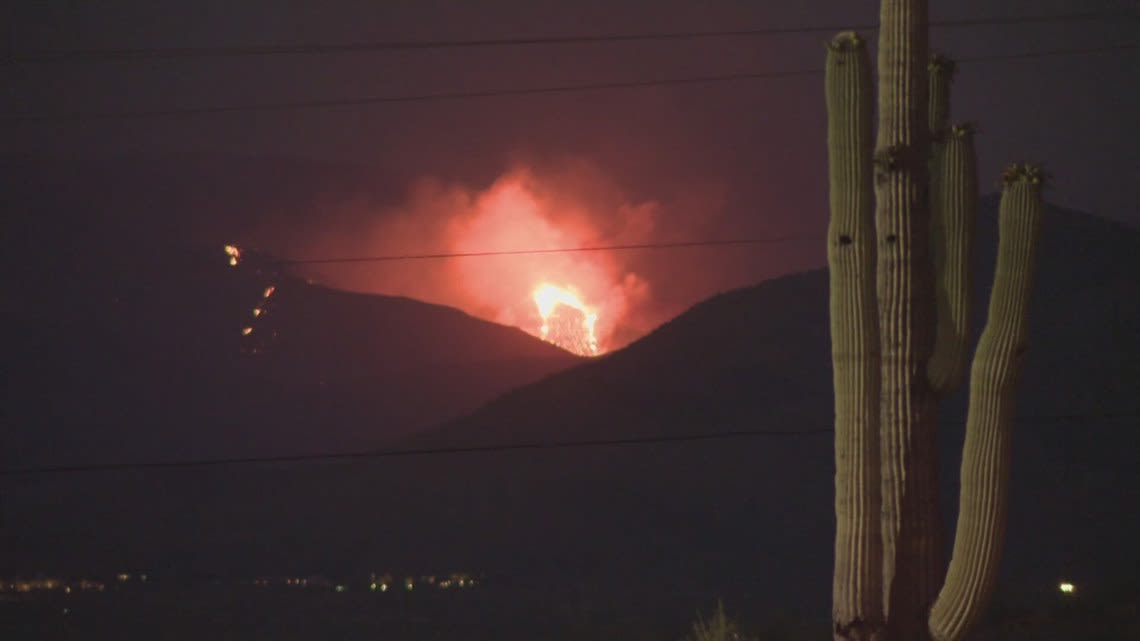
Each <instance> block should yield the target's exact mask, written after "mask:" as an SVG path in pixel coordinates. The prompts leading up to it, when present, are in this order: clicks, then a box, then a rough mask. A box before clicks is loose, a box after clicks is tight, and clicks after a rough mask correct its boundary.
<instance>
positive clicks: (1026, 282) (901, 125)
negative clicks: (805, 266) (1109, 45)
mask: <svg viewBox="0 0 1140 641" xmlns="http://www.w3.org/2000/svg"><path fill="white" fill-rule="evenodd" d="M926 28H927V27H926V2H925V0H883V1H882V4H881V12H880V38H879V47H878V48H879V92H878V105H879V126H878V134H877V141H876V143H875V148H874V150H872V149H871V145H870V139H871V115H870V111H871V109H870V105H871V101H872V100H873V97H872V88H871V81H870V72H869V66H870V63H869V61H868V56H867V53H866V49H865V45H864V43H863V41H862V40H861V39H860V38H859V37H858V36H856V35H855V34H853V33H850V32H845V33H841V34H839V35H838V36H836V38H835V39H834V40H832V42H831V43H830V44H829V46H828V60H827V67H826V80H825V87H826V94H827V108H828V153H829V171H830V176H831V181H830V182H831V224H830V228H829V232H828V264H829V266H830V275H831V281H830V282H831V307H830V313H831V337H832V365H833V377H834V385H835V411H836V419H835V463H836V478H835V484H836V497H835V510H836V525H837V529H836V540H835V553H836V557H835V575H834V583H833V619H834V624H835V625H834V638H835V639H836V640H837V641H840V640H845V641H850V640H855V639H884V640H890V641H895V640H897V641H911V640H921V639H930V638H933V639H937V640H938V641H958V640H959V639H962V638H963V637H964V635H965V634H966V632H967V631H968V630H969V628H970V626H971V625H972V624H973V623H974V622H975V621H976V619H977V617H978V615H979V613H980V612H981V610H982V607H983V606H984V605H985V601H986V600H987V599H988V595H989V593H990V591H991V590H992V588H993V584H994V581H995V578H996V569H997V564H998V560H999V558H1000V552H1001V542H1002V536H1003V533H1004V527H1005V497H1006V494H1007V485H1008V465H1009V451H1010V433H1011V423H1012V417H1013V401H1014V391H1015V386H1016V381H1017V378H1018V374H1019V371H1020V366H1021V356H1022V354H1023V353H1024V349H1025V326H1026V319H1027V306H1028V299H1029V292H1030V289H1031V285H1032V274H1033V271H1034V267H1035V247H1036V242H1037V236H1038V229H1039V225H1040V212H1041V182H1042V180H1041V176H1042V174H1041V172H1040V170H1038V169H1036V168H1033V167H1028V166H1021V165H1015V166H1014V167H1012V168H1011V169H1010V170H1009V171H1008V172H1007V173H1006V176H1005V181H1004V190H1003V195H1002V204H1001V213H1000V231H1001V234H1000V237H999V244H998V256H999V258H998V267H997V270H996V274H995V281H994V287H993V294H992V298H991V301H990V310H989V319H988V320H987V323H986V328H985V330H984V331H983V334H982V340H981V343H980V345H979V347H978V350H977V352H976V354H975V357H974V363H973V366H972V374H971V383H970V405H969V418H968V419H967V436H966V444H965V447H964V451H963V463H962V472H961V473H962V483H961V488H962V489H961V496H960V502H961V505H960V509H959V515H958V526H957V536H956V538H955V543H954V552H953V557H952V559H951V561H950V563H949V571H947V568H946V563H945V560H944V558H943V534H942V523H941V521H940V518H939V509H938V474H937V451H936V415H937V405H938V400H939V398H940V397H941V396H943V395H945V394H946V393H948V392H950V391H952V390H953V389H954V388H956V387H957V386H958V385H959V384H960V383H961V382H962V380H963V378H964V373H965V367H966V362H967V360H968V346H969V332H970V328H969V324H968V319H969V315H970V289H971V273H970V265H969V262H970V240H971V237H972V233H973V217H974V202H975V199H976V198H977V185H976V182H977V181H976V169H975V159H974V149H973V128H972V127H970V126H957V127H948V126H947V122H948V113H949V89H950V81H951V77H952V74H953V65H952V63H950V62H949V61H947V60H944V59H941V58H936V59H934V60H933V61H932V62H931V63H930V64H929V65H928V64H927V63H926V62H925V61H926V59H927V57H928V56H927V42H926ZM872 201H873V202H874V206H873V207H872Z"/></svg>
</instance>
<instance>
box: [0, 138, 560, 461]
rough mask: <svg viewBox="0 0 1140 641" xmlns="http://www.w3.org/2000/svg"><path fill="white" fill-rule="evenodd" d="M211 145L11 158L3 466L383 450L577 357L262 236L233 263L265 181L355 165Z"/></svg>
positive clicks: (312, 184)
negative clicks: (319, 163)
mask: <svg viewBox="0 0 1140 641" xmlns="http://www.w3.org/2000/svg"><path fill="white" fill-rule="evenodd" d="M209 160H210V159H209V158H199V157H195V156H189V157H187V158H183V159H181V160H179V161H177V162H175V161H167V162H166V164H158V163H148V162H147V161H146V159H139V160H135V161H133V162H127V161H122V162H120V163H118V164H116V165H115V166H114V167H107V168H101V167H100V166H98V165H93V164H90V163H83V162H76V163H74V164H70V165H69V164H62V165H57V164H48V165H46V167H45V166H42V165H41V164H37V163H28V164H27V165H25V164H20V163H15V162H9V163H8V164H6V165H3V166H4V168H5V169H6V170H8V171H7V173H5V174H4V177H3V181H4V185H5V187H6V188H5V190H4V199H5V202H4V210H5V211H6V212H7V213H8V216H6V220H5V222H4V225H5V229H6V233H5V235H4V239H3V247H4V252H3V260H4V270H3V274H4V281H3V285H4V293H5V305H4V309H3V312H2V317H3V321H4V324H5V328H6V330H7V332H6V335H7V336H8V341H7V344H6V350H5V351H6V354H5V361H6V365H7V366H8V372H9V376H8V383H7V385H6V390H5V414H6V429H5V434H4V436H5V438H4V446H3V447H2V448H0V450H2V453H0V461H3V463H4V464H5V465H6V466H11V467H27V466H32V465H38V464H64V463H82V462H91V461H106V460H114V461H121V460H154V459H161V460H170V459H185V458H194V457H218V456H241V455H254V454H291V453H299V452H304V453H311V452H313V451H322V452H323V451H341V450H352V449H362V448H368V447H378V446H380V445H382V444H383V443H385V442H388V441H390V440H391V439H392V438H393V437H396V436H400V435H406V434H408V433H409V432H411V431H415V430H417V429H422V428H425V427H429V426H432V425H434V424H437V423H439V422H440V421H443V420H446V419H449V418H454V417H456V416H459V415H462V414H463V413H466V412H469V411H471V410H473V409H475V408H476V407H478V406H479V405H481V404H482V403H484V402H486V401H487V400H488V399H490V398H493V397H495V396H496V395H498V394H500V393H502V392H504V391H506V390H508V389H511V388H513V387H515V386H518V385H520V384H523V383H527V382H531V381H533V380H536V379H538V378H541V377H542V376H544V375H546V374H548V373H551V372H553V371H557V370H559V369H562V368H565V367H568V366H571V365H573V364H574V363H576V362H578V359H576V358H575V357H573V356H571V355H569V354H567V353H566V352H564V351H562V350H559V349H556V348H554V347H553V346H551V345H549V344H547V343H544V342H542V341H539V340H537V339H535V338H533V337H531V336H529V335H527V334H526V333H524V332H522V331H521V330H518V329H515V328H509V327H505V326H501V325H498V324H494V323H489V322H485V321H482V320H479V319H476V318H474V317H471V316H468V315H467V314H464V313H462V312H460V311H458V310H455V309H451V308H447V307H442V306H438V305H429V304H426V303H422V302H419V301H414V300H410V299H405V298H395V297H385V296H373V295H364V294H353V293H348V292H342V291H335V290H331V289H327V288H324V287H321V286H319V285H313V284H309V283H307V282H305V281H304V280H301V279H299V278H296V277H293V276H291V275H290V274H289V273H288V272H287V271H283V270H282V269H280V268H275V267H274V266H273V265H274V263H273V261H272V259H271V257H268V256H264V255H258V254H257V253H255V252H251V251H247V252H245V254H244V255H243V256H242V260H241V262H240V264H239V265H238V266H237V267H236V268H232V267H230V266H229V265H228V264H227V258H228V257H227V256H226V255H225V254H224V253H223V248H222V244H223V242H225V240H228V238H229V237H228V236H226V235H224V234H223V232H224V231H225V230H226V229H229V230H231V231H233V232H234V234H235V236H237V237H240V236H241V230H242V229H244V228H249V227H251V226H256V225H257V224H260V223H258V220H257V219H258V217H259V216H262V215H263V214H264V212H265V211H267V210H268V211H273V210H274V206H275V205H276V204H281V203H274V202H272V198H271V197H265V198H263V199H262V201H260V202H258V201H256V200H255V198H254V196H255V195H256V194H258V193H260V194H270V195H271V196H272V197H276V198H278V199H280V200H281V201H282V202H284V201H288V200H290V199H294V200H300V199H301V195H302V194H304V193H313V192H319V191H321V190H322V189H329V190H333V189H335V188H336V186H337V184H338V182H337V181H338V180H340V178H337V176H338V172H339V171H340V170H341V169H343V168H339V167H330V168H325V170H324V171H323V172H322V171H320V170H319V169H320V168H319V167H318V168H314V167H313V166H312V165H311V164H304V163H289V162H287V161H277V162H276V163H269V162H267V161H265V160H264V159H252V160H249V161H248V167H245V168H244V169H242V164H241V163H239V162H237V161H234V160H233V159H231V160H230V164H228V165H226V166H227V167H229V168H231V169H233V170H234V171H235V172H236V173H237V176H236V177H232V178H228V179H227V178H225V172H221V171H218V170H217V169H216V168H211V167H210V166H209ZM9 165H10V166H9ZM274 183H279V186H278V187H272V188H271V186H272V185H273V184H274ZM128 194H129V196H128ZM191 194H193V197H191ZM243 194H244V195H243ZM213 199H219V200H221V201H224V202H226V203H227V205H226V207H224V208H223V207H220V206H219V207H214V206H213V205H212V204H211V202H212V200H213ZM267 199H268V202H267ZM174 203H177V204H174ZM167 207H176V208H177V210H168V209H166V208H167ZM243 207H245V208H248V209H249V210H251V211H252V212H254V213H250V214H248V215H247V218H248V219H247V220H236V219H233V217H227V215H228V214H233V213H234V212H235V211H238V210H241V209H242V208H243ZM158 212H161V213H158ZM235 216H236V215H235ZM195 239H197V240H198V241H201V242H194V240H195ZM207 239H209V242H210V244H209V245H206V244H204V243H205V241H206V240H207ZM270 286H273V287H274V290H273V292H272V294H271V295H270V296H269V297H268V298H266V297H265V295H264V294H265V293H266V288H267V287H270ZM255 308H258V309H262V310H263V312H264V313H263V314H262V315H260V316H258V317H255V316H254V315H253V311H254V309H255ZM246 327H248V328H250V329H251V333H250V334H249V335H248V336H243V335H242V331H243V328H246Z"/></svg>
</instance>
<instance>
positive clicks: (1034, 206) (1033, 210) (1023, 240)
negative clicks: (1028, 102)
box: [930, 167, 1042, 641]
mask: <svg viewBox="0 0 1140 641" xmlns="http://www.w3.org/2000/svg"><path fill="white" fill-rule="evenodd" d="M1041 209H1042V206H1041V179H1040V174H1039V173H1038V172H1036V171H1034V170H1032V169H1026V168H1022V167H1015V168H1014V169H1012V170H1011V171H1010V172H1009V174H1007V176H1006V187H1005V190H1004V192H1003V193H1002V201H1001V207H1000V211H999V214H998V234H999V235H998V259H997V268H996V270H995V273H994V285H993V290H992V292H991V294H990V308H989V318H988V319H987V320H986V328H985V330H984V331H983V332H982V338H981V340H980V341H979V343H978V350H977V353H976V354H975V356H974V364H973V367H972V370H971V373H970V406H969V414H968V417H967V420H966V441H965V444H964V446H963V450H962V477H961V478H962V489H961V492H960V498H959V508H958V528H957V533H956V534H955V536H954V554H953V556H952V560H951V561H950V569H949V570H948V572H947V574H946V583H945V585H944V586H943V588H942V591H941V593H940V594H939V595H938V599H937V600H936V601H935V603H934V607H933V609H932V610H931V613H930V632H931V635H932V636H933V638H934V639H935V640H936V641H959V640H960V639H962V638H964V637H965V634H966V633H967V632H968V631H969V629H970V627H971V626H972V625H973V624H974V623H975V622H976V621H977V620H978V617H979V615H980V614H981V611H982V606H983V605H984V604H985V602H986V601H987V600H988V598H989V595H990V593H991V592H992V591H993V588H994V583H995V582H996V580H997V571H998V563H999V561H1000V560H1001V549H1002V542H1003V540H1004V538H1005V519H1006V497H1007V495H1008V491H1009V468H1010V446H1011V440H1012V439H1011V437H1012V431H1013V416H1014V404H1015V401H1016V396H1017V381H1018V378H1019V377H1020V374H1021V364H1022V361H1023V359H1024V355H1025V351H1026V348H1027V345H1026V341H1027V340H1028V336H1027V334H1028V331H1027V326H1028V320H1029V310H1028V307H1029V299H1030V292H1031V290H1032V288H1033V272H1034V268H1035V265H1036V262H1037V257H1036V253H1037V239H1038V236H1039V234H1040V227H1041Z"/></svg>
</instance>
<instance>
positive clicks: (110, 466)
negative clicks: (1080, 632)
mask: <svg viewBox="0 0 1140 641" xmlns="http://www.w3.org/2000/svg"><path fill="white" fill-rule="evenodd" d="M1138 417H1140V413H1136V412H1125V413H1072V414H1054V415H1042V416H1026V417H1021V418H1018V419H1015V420H1014V422H1015V423H1048V422H1074V421H1080V420H1090V419H1092V420H1101V421H1105V420H1115V419H1123V418H1138ZM944 424H945V423H944ZM952 424H957V425H961V424H962V422H961V421H956V422H953V423H952ZM833 432H834V430H833V428H831V427H817V428H812V429H801V430H764V429H755V430H730V431H720V432H704V433H695V434H678V435H655V436H640V437H636V436H635V437H624V438H601V439H580V440H565V441H537V440H536V441H520V442H514V443H496V444H487V445H456V446H432V447H418V448H406V449H381V450H365V451H357V452H333V453H321V454H290V455H279V456H246V457H233V458H202V459H191V460H185V461H144V462H122V463H81V464H75V465H56V466H43V467H28V468H8V469H2V470H0V478H13V477H32V476H46V475H59V474H75V473H90V472H114V471H132V470H170V469H179V468H204V467H226V466H244V465H264V464H275V463H315V462H322V461H328V462H332V461H348V460H362V459H364V460H370V459H384V458H399V457H412V456H438V455H444V454H484V453H496V452H512V451H522V450H563V449H578V448H591V447H620V446H638V445H661V444H670V443H692V442H699V441H716V440H726V439H734V438H748V437H759V436H819V435H824V434H831V433H833Z"/></svg>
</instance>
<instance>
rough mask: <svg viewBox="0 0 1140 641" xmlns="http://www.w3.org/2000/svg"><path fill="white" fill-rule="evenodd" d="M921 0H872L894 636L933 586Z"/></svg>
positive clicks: (934, 484) (887, 581)
mask: <svg viewBox="0 0 1140 641" xmlns="http://www.w3.org/2000/svg"><path fill="white" fill-rule="evenodd" d="M927 49H928V47H927V6H926V0H882V3H881V5H880V16H879V47H878V51H879V61H878V68H879V96H878V98H879V102H878V104H879V127H878V139H877V141H876V152H875V155H876V160H877V165H878V166H877V167H876V178H875V183H876V193H875V195H876V211H875V225H876V233H877V236H878V245H877V248H878V255H877V261H876V266H877V294H878V302H879V341H880V350H881V352H882V358H881V363H882V365H881V367H882V370H881V372H882V399H883V400H882V405H881V411H880V452H881V457H882V459H881V470H882V473H881V474H882V475H881V486H882V529H883V580H884V586H883V588H884V591H885V595H884V597H885V599H886V602H885V610H886V615H887V620H888V625H889V626H890V628H891V631H892V634H893V635H895V636H896V638H898V639H906V640H908V641H909V640H911V639H921V638H923V637H924V636H926V634H927V630H926V628H927V626H926V617H927V614H928V613H929V608H930V604H931V603H932V602H933V600H934V597H935V595H936V594H937V589H938V586H939V585H941V580H942V572H943V570H944V567H943V550H942V524H941V517H940V514H939V511H938V475H937V462H938V459H937V452H936V434H935V427H936V422H935V421H936V410H937V405H936V398H935V396H934V394H933V391H932V390H931V388H930V385H929V382H928V381H927V377H926V365H927V362H928V361H929V359H930V354H931V351H932V347H933V342H934V310H935V308H934V293H933V290H934V278H933V273H932V269H931V265H930V239H929V236H928V231H929V224H930V221H929V184H928V180H929V169H928V167H927V162H928V159H929V153H928V150H929V132H928V130H927V93H928V87H927V73H926V61H927V54H928V51H927Z"/></svg>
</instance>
